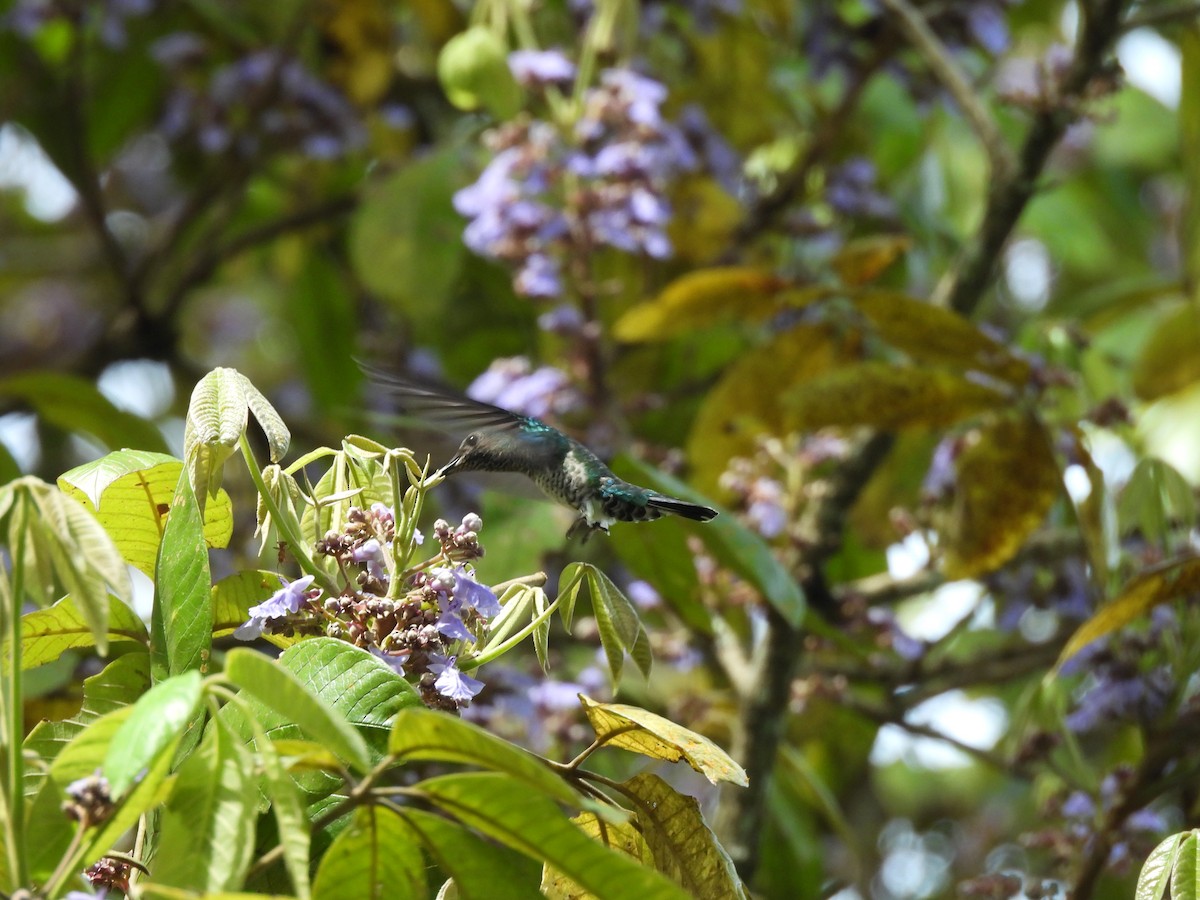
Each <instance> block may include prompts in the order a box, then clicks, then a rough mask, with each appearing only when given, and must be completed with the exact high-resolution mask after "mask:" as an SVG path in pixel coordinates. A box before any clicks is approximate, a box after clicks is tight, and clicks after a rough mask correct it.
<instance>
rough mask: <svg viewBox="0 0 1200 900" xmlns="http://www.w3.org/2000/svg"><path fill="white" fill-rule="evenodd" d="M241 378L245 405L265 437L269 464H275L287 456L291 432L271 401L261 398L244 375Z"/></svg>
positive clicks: (257, 390)
mask: <svg viewBox="0 0 1200 900" xmlns="http://www.w3.org/2000/svg"><path fill="white" fill-rule="evenodd" d="M241 378H242V390H243V391H244V392H245V397H246V404H247V406H249V407H250V412H251V413H253V415H254V421H256V422H258V426H259V428H261V429H262V430H263V434H265V435H266V436H267V449H268V452H269V453H270V455H271V462H273V463H277V462H279V461H280V460H281V459H283V457H284V456H285V455H286V454H287V451H288V445H289V444H291V442H292V435H291V432H289V431H288V428H287V425H285V424H284V423H283V418H282V417H281V416H280V415H279V413H278V412H277V411H276V410H275V407H274V406H272V405H271V401H270V400H268V399H267V398H266V397H264V396H263V394H262V391H260V390H259V389H258V388H256V387H255V386H254V385H253V384H251V383H250V379H249V378H247V377H246V376H245V375H242V376H241Z"/></svg>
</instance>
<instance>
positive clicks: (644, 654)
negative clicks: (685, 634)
mask: <svg viewBox="0 0 1200 900" xmlns="http://www.w3.org/2000/svg"><path fill="white" fill-rule="evenodd" d="M580 565H581V569H582V572H583V576H584V580H585V581H586V582H587V585H588V592H589V593H590V594H591V598H592V612H594V613H595V615H596V628H597V630H598V631H599V633H600V644H601V646H603V648H604V655H605V656H606V657H607V659H608V668H609V672H610V673H611V675H612V682H613V685H614V686H615V685H616V684H617V683H618V682H619V681H620V680H621V670H622V669H623V668H624V664H625V654H626V653H629V654H630V656H632V657H633V660H634V662H635V663H636V664H637V666H638V669H639V670H640V671H641V673H642V676H643V677H647V678H648V677H649V676H650V666H651V663H652V660H651V658H650V640H649V637H648V636H647V634H646V629H645V628H644V627H643V626H642V621H641V619H640V618H638V614H637V610H636V609H634V607H633V604H632V603H631V602H630V601H629V598H628V597H626V596H625V595H624V594H623V593H622V592H621V589H620V588H618V587H617V586H616V585H615V584H613V583H612V581H611V580H610V579H609V578H608V576H607V575H605V574H604V573H603V572H601V571H600V570H599V569H597V568H596V567H595V566H593V565H591V564H590V563H581V564H580Z"/></svg>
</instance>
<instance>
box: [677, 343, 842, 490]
mask: <svg viewBox="0 0 1200 900" xmlns="http://www.w3.org/2000/svg"><path fill="white" fill-rule="evenodd" d="M854 358H856V357H855V353H854V345H853V343H852V342H851V340H850V339H847V338H846V337H843V336H839V335H837V334H836V333H835V332H834V331H833V329H832V328H829V327H827V326H816V325H801V326H798V327H796V328H792V329H789V330H788V331H785V332H783V333H782V334H778V335H776V336H775V337H774V338H773V339H772V340H770V341H768V342H767V343H766V344H764V345H763V346H761V347H756V348H754V349H753V350H751V351H750V352H749V353H747V354H746V355H745V356H743V357H742V358H741V359H739V360H738V361H737V362H735V363H734V364H733V365H732V366H730V367H729V370H728V371H727V372H726V373H725V375H724V377H722V379H721V380H720V381H719V382H717V384H716V386H715V387H713V389H712V390H710V391H709V392H708V396H707V397H706V398H705V400H704V403H703V404H702V405H701V407H700V411H699V413H698V414H697V415H696V419H695V421H694V422H693V424H692V431H691V434H690V435H689V437H688V443H687V452H688V461H689V462H690V463H691V467H692V477H693V480H694V481H695V483H696V484H697V485H698V486H699V487H700V488H701V489H702V490H704V491H706V492H708V493H715V492H716V490H717V480H718V478H720V476H721V473H722V472H724V471H725V469H726V467H727V466H728V465H729V460H730V459H732V458H733V457H735V456H750V455H751V454H753V452H754V447H755V440H756V439H757V438H759V437H760V436H762V435H767V434H782V433H783V432H784V430H785V428H784V414H783V407H782V403H781V392H782V390H783V389H785V388H786V387H787V386H789V385H794V384H798V383H801V382H804V381H807V380H808V379H811V378H813V377H814V376H816V375H817V374H819V373H821V372H824V371H826V370H828V369H831V368H833V367H834V366H837V365H841V364H842V363H844V362H847V361H849V360H851V359H854Z"/></svg>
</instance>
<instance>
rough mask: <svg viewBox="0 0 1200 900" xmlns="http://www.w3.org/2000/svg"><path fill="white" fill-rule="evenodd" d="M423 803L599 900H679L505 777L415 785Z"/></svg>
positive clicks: (479, 775) (672, 889)
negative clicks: (558, 873)
mask: <svg viewBox="0 0 1200 900" xmlns="http://www.w3.org/2000/svg"><path fill="white" fill-rule="evenodd" d="M415 790H417V791H419V792H420V794H421V795H422V796H424V797H425V798H426V799H427V800H428V802H430V803H432V804H433V805H434V806H436V807H437V808H438V809H440V810H441V811H442V812H443V813H446V814H447V815H449V816H451V817H453V818H454V819H457V820H458V821H460V822H462V823H463V824H464V825H468V826H470V827H472V828H475V829H477V830H478V831H480V832H481V833H482V834H484V835H487V836H488V837H491V838H493V839H495V840H497V841H499V842H500V843H502V844H505V845H506V846H509V847H512V848H513V849H514V850H517V851H518V852H520V853H523V854H525V855H526V856H529V857H531V858H533V859H536V860H540V861H542V862H545V863H548V864H550V865H552V866H553V867H554V868H556V869H558V870H559V871H561V872H563V873H564V874H565V875H567V876H568V877H570V878H571V879H573V880H574V881H576V882H578V883H579V884H580V885H582V886H583V887H584V888H585V889H587V890H589V891H591V892H593V893H594V894H596V895H598V896H601V897H610V896H611V897H617V896H622V897H638V898H639V900H650V898H663V900H666V898H684V897H686V896H687V894H686V893H685V892H684V891H683V890H681V889H680V888H679V887H677V886H676V885H674V884H672V883H671V882H670V881H668V880H667V879H665V878H664V877H663V876H661V875H659V874H658V873H657V872H655V871H653V870H651V869H648V868H645V867H644V866H641V865H639V864H637V863H635V862H634V861H633V860H631V859H629V858H628V857H627V856H625V855H624V854H622V853H617V852H614V851H612V850H609V849H608V848H606V847H603V846H601V845H600V844H597V843H596V842H595V841H592V840H589V839H588V838H587V837H585V836H584V835H583V834H582V833H580V831H579V829H578V828H576V827H575V826H574V825H573V824H571V822H570V821H569V820H568V819H567V817H566V816H564V815H563V814H562V812H560V811H559V809H558V807H557V806H556V805H555V803H554V801H553V800H550V799H549V798H547V797H543V796H541V795H540V794H536V793H531V792H530V791H529V789H528V788H527V787H526V786H525V785H524V784H523V783H522V782H520V781H517V780H515V779H513V778H511V777H509V776H508V775H499V774H493V773H490V772H471V773H466V774H459V775H443V776H439V777H436V778H429V779H426V780H425V781H422V782H420V783H419V784H418V785H416V786H415Z"/></svg>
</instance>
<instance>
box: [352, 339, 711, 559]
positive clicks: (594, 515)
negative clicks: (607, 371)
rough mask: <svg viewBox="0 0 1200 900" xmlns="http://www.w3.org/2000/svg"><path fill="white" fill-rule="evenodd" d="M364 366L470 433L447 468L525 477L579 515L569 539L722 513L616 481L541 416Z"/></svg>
mask: <svg viewBox="0 0 1200 900" xmlns="http://www.w3.org/2000/svg"><path fill="white" fill-rule="evenodd" d="M359 365H360V366H361V367H362V369H363V371H364V372H365V373H366V374H367V376H368V377H369V378H371V380H372V381H374V382H375V383H377V384H379V385H381V386H382V387H384V388H386V389H387V390H388V391H389V392H390V393H391V394H393V395H394V396H395V397H397V398H398V399H399V401H400V405H401V409H402V410H403V411H404V412H406V413H409V414H411V415H413V416H415V417H417V418H419V419H423V420H426V421H428V422H430V423H431V424H435V425H438V426H440V427H443V428H445V429H447V430H455V431H462V430H469V433H468V434H467V436H466V437H464V438H463V439H462V443H461V444H460V445H459V447H458V452H457V453H455V454H454V457H453V458H452V459H451V460H450V461H449V462H448V463H446V464H445V465H444V466H442V468H441V471H442V472H443V473H446V474H449V473H451V472H458V471H471V470H475V471H483V472H519V473H521V474H522V475H526V476H528V477H529V478H530V479H531V480H532V481H533V482H534V483H535V484H536V485H537V486H538V487H540V488H541V489H542V490H543V491H544V492H545V493H546V494H547V495H548V496H549V497H551V498H552V499H554V500H557V501H558V502H559V503H562V504H565V505H566V506H569V507H571V508H572V509H574V510H575V511H576V512H578V513H579V518H577V519H576V520H575V522H574V524H572V525H571V528H570V530H569V531H567V537H568V538H570V537H574V536H575V535H576V534H579V533H581V532H582V533H583V540H584V541H587V539H588V538H589V537H590V536H591V535H592V532H594V531H603V532H604V533H605V534H607V533H608V527H609V526H610V525H612V524H613V523H614V522H649V521H651V520H653V519H657V518H659V517H660V516H662V515H663V514H664V513H673V514H674V515H677V516H683V517H684V518H685V519H692V520H693V521H696V522H707V521H708V520H709V519H711V518H713V517H714V516H715V515H716V514H717V511H716V510H715V509H710V508H709V507H707V506H701V505H699V504H698V503H689V502H688V501H686V500H679V499H676V498H675V497H668V496H667V495H666V494H660V493H658V492H657V491H653V490H650V489H649V488H644V487H639V486H638V485H636V484H630V483H629V482H628V481H624V480H622V479H620V478H618V477H617V476H616V475H614V474H613V473H612V470H611V469H610V468H609V467H608V466H607V465H605V464H604V462H603V461H601V459H600V457H598V456H596V454H595V453H593V452H592V451H591V450H589V449H588V448H587V447H585V446H583V444H581V443H579V441H577V440H575V439H573V438H571V437H568V436H567V435H565V434H563V433H562V432H561V431H559V430H558V429H556V428H552V427H550V426H549V425H547V424H546V423H545V422H543V421H541V420H540V419H535V418H533V417H532V416H521V415H518V414H516V413H514V412H510V411H509V410H507V409H502V408H500V407H499V406H493V405H492V404H490V403H481V402H480V401H478V400H471V399H470V398H468V397H463V396H460V395H457V394H454V393H450V392H448V391H443V390H441V389H439V388H435V387H430V386H428V385H424V384H419V383H416V382H413V381H409V380H407V379H405V378H402V377H399V376H397V375H393V374H391V373H389V372H384V371H381V370H379V369H376V368H374V367H373V366H369V365H366V364H364V363H361V362H360V363H359Z"/></svg>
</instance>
